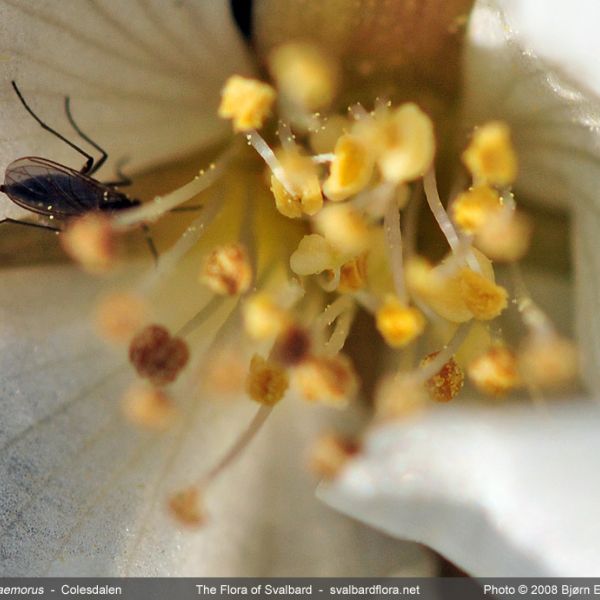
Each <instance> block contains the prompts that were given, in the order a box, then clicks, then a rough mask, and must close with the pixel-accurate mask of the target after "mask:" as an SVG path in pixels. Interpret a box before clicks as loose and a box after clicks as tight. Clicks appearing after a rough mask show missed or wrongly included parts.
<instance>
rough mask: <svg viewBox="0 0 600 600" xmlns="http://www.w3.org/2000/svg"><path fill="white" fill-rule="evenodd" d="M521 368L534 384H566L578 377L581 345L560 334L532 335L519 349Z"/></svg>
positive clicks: (549, 386)
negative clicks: (578, 353)
mask: <svg viewBox="0 0 600 600" xmlns="http://www.w3.org/2000/svg"><path fill="white" fill-rule="evenodd" d="M519 369H520V371H521V374H522V376H523V379H524V380H525V381H529V382H531V383H533V384H534V385H537V386H540V387H542V388H548V389H555V388H560V387H563V386H565V385H567V384H569V383H571V382H572V381H573V380H574V379H575V378H576V377H577V373H578V355H577V348H576V346H575V345H574V344H573V342H572V341H571V340H568V339H565V338H562V337H560V336H558V335H554V334H551V335H531V336H530V337H529V338H528V339H527V340H526V341H525V343H524V344H523V345H522V347H521V348H520V349H519Z"/></svg>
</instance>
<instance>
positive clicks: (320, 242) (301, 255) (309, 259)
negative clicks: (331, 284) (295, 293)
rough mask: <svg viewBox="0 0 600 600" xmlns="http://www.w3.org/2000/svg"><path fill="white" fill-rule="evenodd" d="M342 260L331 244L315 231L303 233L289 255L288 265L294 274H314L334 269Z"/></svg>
mask: <svg viewBox="0 0 600 600" xmlns="http://www.w3.org/2000/svg"><path fill="white" fill-rule="evenodd" d="M340 264H343V261H341V260H340V257H339V256H338V253H337V252H336V251H335V249H334V248H333V247H332V246H331V244H330V243H329V242H328V241H327V240H326V239H325V238H324V237H323V236H322V235H319V234H317V233H311V234H310V235H305V236H304V237H303V238H302V239H301V240H300V243H299V244H298V248H297V249H296V250H295V251H294V253H293V254H292V256H291V257H290V267H291V269H292V271H293V272H294V273H296V275H314V274H317V273H322V272H323V271H326V270H328V269H335V268H337V267H338V266H340Z"/></svg>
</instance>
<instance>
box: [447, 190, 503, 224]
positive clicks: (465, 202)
mask: <svg viewBox="0 0 600 600" xmlns="http://www.w3.org/2000/svg"><path fill="white" fill-rule="evenodd" d="M501 208H502V200H501V199H500V195H499V194H498V192H497V191H496V190H494V189H493V188H491V187H489V186H487V185H479V186H476V187H473V188H471V189H470V190H468V191H466V192H463V193H462V194H459V195H458V196H457V197H456V199H455V200H454V202H453V203H452V216H453V218H454V222H455V223H456V224H457V225H458V226H459V227H460V228H461V229H462V230H463V231H465V232H466V233H475V231H476V230H477V229H479V228H480V227H481V226H482V225H483V224H484V223H485V222H486V221H487V220H488V219H489V217H490V215H493V214H494V213H496V212H498V211H499V210H500V209H501Z"/></svg>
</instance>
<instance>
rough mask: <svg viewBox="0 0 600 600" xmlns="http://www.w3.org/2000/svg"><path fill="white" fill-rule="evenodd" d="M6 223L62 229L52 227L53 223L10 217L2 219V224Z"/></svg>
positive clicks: (51, 229)
mask: <svg viewBox="0 0 600 600" xmlns="http://www.w3.org/2000/svg"><path fill="white" fill-rule="evenodd" d="M2 187H4V186H2ZM0 191H2V192H3V191H4V190H0ZM4 223H12V224H13V225H24V226H26V227H36V228H37V229H47V230H48V231H56V232H58V231H61V229H59V228H58V227H52V226H51V225H46V224H44V223H33V222H32V221H19V220H18V219H11V218H10V217H6V218H5V219H0V225H2V224H4Z"/></svg>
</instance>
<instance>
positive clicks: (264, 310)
mask: <svg viewBox="0 0 600 600" xmlns="http://www.w3.org/2000/svg"><path fill="white" fill-rule="evenodd" d="M288 320H289V318H288V315H287V313H286V311H285V310H283V309H282V308H281V307H280V306H278V305H277V303H276V302H275V301H274V300H273V298H272V297H271V296H269V294H267V293H265V292H261V293H258V294H256V295H254V296H252V297H251V298H249V299H248V300H247V301H246V303H245V304H244V326H245V329H246V333H247V334H248V335H249V336H250V337H252V338H254V339H256V340H264V339H269V338H274V337H275V336H277V335H279V333H280V332H281V331H282V330H283V329H284V327H285V326H286V325H287V323H288Z"/></svg>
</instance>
